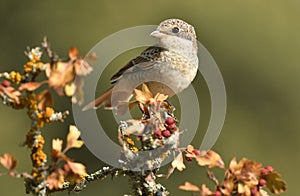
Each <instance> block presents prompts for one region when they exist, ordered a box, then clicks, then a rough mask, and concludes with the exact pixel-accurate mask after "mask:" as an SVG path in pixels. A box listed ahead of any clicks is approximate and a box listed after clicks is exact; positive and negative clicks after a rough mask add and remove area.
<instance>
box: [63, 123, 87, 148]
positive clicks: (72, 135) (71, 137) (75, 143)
mask: <svg viewBox="0 0 300 196" xmlns="http://www.w3.org/2000/svg"><path fill="white" fill-rule="evenodd" d="M79 136H80V131H79V130H78V129H77V127H76V126H74V125H71V126H70V128H69V134H68V136H67V146H66V149H67V150H68V149H70V148H80V147H81V146H82V145H83V141H81V140H78V138H79ZM65 151H66V150H65Z"/></svg>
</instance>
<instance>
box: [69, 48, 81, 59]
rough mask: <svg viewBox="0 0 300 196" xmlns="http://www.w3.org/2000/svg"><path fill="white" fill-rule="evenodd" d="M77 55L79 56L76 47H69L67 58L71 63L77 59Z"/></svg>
mask: <svg viewBox="0 0 300 196" xmlns="http://www.w3.org/2000/svg"><path fill="white" fill-rule="evenodd" d="M78 54H79V51H78V49H77V48H76V47H71V48H70V49H69V57H70V59H71V60H72V61H73V60H75V59H77V57H78Z"/></svg>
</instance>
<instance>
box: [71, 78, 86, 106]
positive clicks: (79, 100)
mask: <svg viewBox="0 0 300 196" xmlns="http://www.w3.org/2000/svg"><path fill="white" fill-rule="evenodd" d="M74 84H75V87H76V89H75V92H74V94H73V96H72V103H74V104H77V105H79V106H80V105H82V104H83V101H84V93H83V84H84V81H83V79H82V78H81V77H79V76H77V77H76V79H75V81H74Z"/></svg>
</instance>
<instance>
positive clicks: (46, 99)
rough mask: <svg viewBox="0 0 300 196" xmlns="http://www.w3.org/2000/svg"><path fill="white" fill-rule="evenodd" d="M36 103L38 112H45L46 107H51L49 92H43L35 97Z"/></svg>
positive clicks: (51, 101) (51, 99)
mask: <svg viewBox="0 0 300 196" xmlns="http://www.w3.org/2000/svg"><path fill="white" fill-rule="evenodd" d="M36 100H37V102H38V109H39V110H40V111H45V109H46V108H47V107H50V108H52V107H53V98H52V95H51V93H50V92H49V90H43V91H42V92H40V93H39V94H38V95H37V96H36Z"/></svg>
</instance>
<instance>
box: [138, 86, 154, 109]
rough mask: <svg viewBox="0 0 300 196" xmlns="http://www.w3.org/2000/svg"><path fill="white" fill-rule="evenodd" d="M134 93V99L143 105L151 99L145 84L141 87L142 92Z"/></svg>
mask: <svg viewBox="0 0 300 196" xmlns="http://www.w3.org/2000/svg"><path fill="white" fill-rule="evenodd" d="M134 93H135V99H136V100H137V101H138V102H140V103H143V104H147V103H148V102H149V100H150V99H152V98H153V95H152V93H151V92H150V90H149V89H148V87H147V85H146V84H143V85H142V90H138V89H134Z"/></svg>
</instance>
